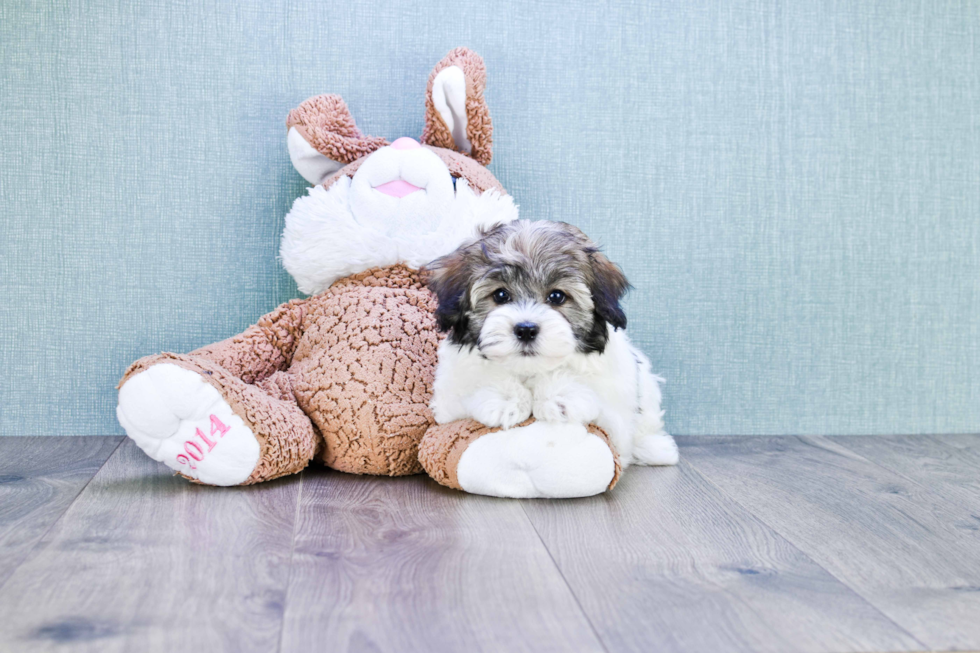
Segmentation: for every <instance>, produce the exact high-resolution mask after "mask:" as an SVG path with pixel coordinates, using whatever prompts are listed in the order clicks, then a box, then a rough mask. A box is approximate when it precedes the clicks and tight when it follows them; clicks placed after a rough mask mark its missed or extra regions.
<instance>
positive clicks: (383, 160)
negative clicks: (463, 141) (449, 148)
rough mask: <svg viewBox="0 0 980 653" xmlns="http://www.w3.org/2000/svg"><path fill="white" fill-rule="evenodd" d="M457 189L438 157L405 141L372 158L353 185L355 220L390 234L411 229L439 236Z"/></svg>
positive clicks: (356, 176) (361, 168) (430, 151)
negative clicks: (438, 232)
mask: <svg viewBox="0 0 980 653" xmlns="http://www.w3.org/2000/svg"><path fill="white" fill-rule="evenodd" d="M455 196H456V183H455V181H454V180H453V177H452V175H451V174H449V168H447V167H446V164H445V163H443V161H442V159H440V158H439V157H438V156H436V154H435V153H434V152H433V151H432V150H430V149H428V148H424V147H422V146H421V145H420V144H419V143H418V141H416V140H414V139H411V138H399V139H398V140H396V141H395V142H394V143H392V144H391V145H389V146H387V147H382V148H381V149H379V150H378V151H377V152H375V153H374V154H372V155H371V156H369V157H368V158H367V160H366V161H365V162H364V163H363V164H362V165H361V167H360V168H358V170H357V172H356V173H355V174H354V178H353V179H352V180H351V187H350V208H351V212H352V213H353V214H354V219H355V220H357V222H358V223H359V224H362V225H364V226H365V227H370V228H372V229H375V230H377V231H379V232H382V233H385V234H391V233H394V232H398V231H401V230H402V229H403V227H404V226H405V225H411V228H412V230H415V231H417V232H418V233H420V234H428V233H431V232H433V231H435V230H436V229H437V228H438V227H439V226H440V225H441V224H442V222H443V220H444V218H445V217H446V213H447V212H448V211H451V210H452V209H453V206H454V204H455V199H456V197H455Z"/></svg>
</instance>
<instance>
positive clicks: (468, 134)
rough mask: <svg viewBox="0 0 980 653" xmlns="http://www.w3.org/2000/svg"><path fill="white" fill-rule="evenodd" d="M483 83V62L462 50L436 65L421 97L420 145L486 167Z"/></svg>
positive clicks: (488, 146)
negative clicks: (465, 156) (444, 150)
mask: <svg viewBox="0 0 980 653" xmlns="http://www.w3.org/2000/svg"><path fill="white" fill-rule="evenodd" d="M486 82H487V70H486V67H485V66H484V65H483V59H481V58H480V55H478V54H477V53H475V52H471V51H470V50H467V49H466V48H456V49H455V50H453V51H452V52H450V53H449V54H447V55H446V56H445V58H444V59H443V60H442V61H440V62H439V63H438V64H436V67H435V68H434V69H433V70H432V74H431V75H429V88H428V90H427V91H426V95H425V130H424V131H423V132H422V142H423V143H425V144H426V145H431V146H433V147H444V148H447V149H450V150H457V151H459V152H462V153H464V154H468V155H470V156H471V157H473V158H474V159H476V160H477V161H478V162H479V163H481V164H483V165H489V163H490V159H491V158H492V156H493V125H492V124H491V123H490V111H489V110H488V109H487V103H486V100H485V99H484V98H483V89H484V87H485V86H486Z"/></svg>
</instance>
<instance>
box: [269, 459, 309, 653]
mask: <svg viewBox="0 0 980 653" xmlns="http://www.w3.org/2000/svg"><path fill="white" fill-rule="evenodd" d="M307 469H309V468H307ZM306 471H307V470H306V469H304V470H303V471H301V472H300V473H299V487H298V488H297V489H296V509H295V510H293V535H292V538H291V539H290V541H289V563H288V564H287V565H286V590H285V592H283V601H282V614H281V615H279V637H278V641H277V643H276V653H279V652H280V651H282V640H283V638H284V637H285V633H286V610H288V609H289V590H290V588H291V587H292V585H293V555H294V554H295V553H296V532H297V530H299V511H300V506H301V505H302V503H303V481H304V480H305V479H306Z"/></svg>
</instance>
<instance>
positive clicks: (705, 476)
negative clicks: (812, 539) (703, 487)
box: [684, 435, 933, 653]
mask: <svg viewBox="0 0 980 653" xmlns="http://www.w3.org/2000/svg"><path fill="white" fill-rule="evenodd" d="M790 437H794V438H796V439H798V440H800V441H801V442H802V438H804V437H808V438H814V437H816V438H820V437H821V436H798V435H794V436H790ZM804 444H806V443H805V442H804ZM848 451H850V449H848ZM695 460H696V457H695ZM684 461H685V462H686V463H687V464H688V466H689V467H690V468H691V470H692V471H694V472H695V473H697V475H698V476H700V477H701V478H702V479H704V482H705V483H707V484H709V485H711V486H712V487H714V488H715V489H716V490H718V492H720V493H721V494H722V496H724V497H725V498H726V499H728V500H729V501H731V502H732V503H734V504H735V505H738V506H741V508H742V509H743V510H745V511H746V512H747V513H748V514H750V515H752V516H753V517H754V518H755V519H757V520H758V521H759V523H761V524H764V525H765V526H766V528H768V529H770V530H771V531H772V532H773V533H775V534H776V535H778V536H779V537H780V538H782V539H783V541H785V542H786V544H787V545H788V546H791V547H792V548H793V549H794V550H795V551H797V553H799V554H800V555H801V556H803V557H804V558H805V559H807V560H809V561H810V562H812V563H813V564H814V565H816V566H817V567H818V568H820V569H823V570H824V571H825V572H826V573H827V575H828V576H830V577H831V578H833V579H835V580H836V581H837V582H838V583H840V584H841V585H843V586H844V587H846V588H848V589H849V590H851V591H852V592H854V595H855V596H857V597H858V598H860V599H861V600H862V601H864V602H865V603H866V604H867V605H868V606H869V607H870V608H871V609H873V610H874V611H875V612H877V613H878V614H880V615H881V617H882V618H883V619H884V620H885V621H887V622H889V623H890V624H892V625H893V626H895V628H897V629H898V630H899V631H900V632H902V633H904V634H905V635H907V636H908V637H909V639H911V640H912V641H914V642H917V643H918V644H919V645H920V646H921V647H922V649H921V651H924V652H926V653H928V652H930V651H933V649H932V648H931V647H930V646H928V645H927V644H925V643H923V642H922V641H921V640H920V639H919V638H918V637H916V636H915V635H913V634H912V633H910V632H909V631H908V630H906V628H905V627H904V626H902V625H901V624H899V623H898V622H896V621H895V620H894V619H893V618H892V617H890V616H889V615H887V614H885V612H884V611H883V610H882V609H881V608H879V607H878V605H877V604H876V603H874V602H873V601H871V600H870V599H869V598H868V597H867V596H865V595H864V594H863V593H862V592H860V591H859V590H858V588H856V587H854V586H853V585H851V584H850V583H848V582H847V581H845V580H844V579H842V578H839V577H838V576H837V575H836V574H834V573H833V572H832V571H830V570H829V569H827V568H826V567H824V566H823V565H821V564H820V563H819V562H817V561H816V560H814V559H813V557H812V556H810V555H809V554H808V553H806V552H805V551H803V550H802V549H801V548H800V547H799V546H797V544H796V542H795V541H794V540H793V539H791V538H790V537H788V536H787V535H786V534H785V533H783V532H782V531H780V530H779V529H778V528H776V527H775V526H773V525H772V524H770V523H769V522H768V521H767V520H765V519H763V517H762V516H761V515H759V514H757V513H756V512H755V511H753V510H752V509H751V508H750V507H749V506H746V505H745V504H744V503H742V502H741V501H739V500H738V499H737V498H735V497H734V496H732V495H731V494H729V493H728V492H727V491H726V490H725V488H723V487H722V486H721V485H719V484H718V483H716V482H715V481H714V479H712V478H711V476H709V475H708V473H707V472H704V471H703V470H702V469H700V468H699V467H698V466H697V464H696V463H694V462H693V461H692V460H691V457H690V456H688V457H686V458H684ZM912 653H915V652H912Z"/></svg>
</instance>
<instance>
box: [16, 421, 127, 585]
mask: <svg viewBox="0 0 980 653" xmlns="http://www.w3.org/2000/svg"><path fill="white" fill-rule="evenodd" d="M28 437H32V436H28ZM33 437H38V436H33ZM41 437H43V436H41ZM73 437H91V436H73ZM96 437H108V438H112V437H115V438H118V441H117V442H116V446H115V447H113V448H112V451H110V452H109V455H108V456H106V457H105V460H103V461H102V464H100V465H99V467H98V468H97V469H96V470H95V471H94V472H92V475H91V476H89V478H88V480H87V481H85V483H84V484H83V485H82V486H81V487H80V488H78V492H76V493H75V496H73V497H72V498H71V501H70V502H68V505H67V506H65V509H64V510H62V511H61V514H60V515H58V518H57V519H55V520H54V521H53V522H51V525H50V526H48V527H47V528H46V529H44V532H43V533H41V536H40V537H39V538H37V542H35V543H34V546H32V547H31V548H30V549H28V550H27V552H26V553H25V554H24V557H23V558H22V559H21V560H20V561H19V562H18V563H17V565H16V566H15V567H13V568H12V569H11V570H10V573H8V574H7V575H6V577H5V578H3V579H2V580H0V590H2V589H3V588H4V586H5V585H6V584H7V582H8V581H9V580H10V579H11V578H13V577H14V575H15V574H16V573H17V570H18V569H20V568H21V566H23V564H24V563H25V562H27V561H28V560H30V559H31V557H32V555H33V554H34V552H35V551H36V550H37V548H38V547H39V546H41V545H42V544H43V543H44V540H45V538H47V536H48V533H50V532H51V531H52V530H53V529H54V527H55V526H57V525H58V524H60V523H61V520H62V519H64V518H65V515H67V514H68V511H69V510H71V507H72V506H73V505H75V502H76V501H78V497H80V496H82V492H84V491H85V489H86V488H87V487H88V485H89V483H91V482H92V479H94V478H95V477H96V476H98V475H99V472H101V471H102V468H103V467H105V466H106V463H108V462H109V461H110V460H111V459H112V457H113V456H115V455H116V451H118V450H119V447H120V445H122V443H123V442H124V441H125V440H126V436H124V435H116V436H112V435H109V436H96Z"/></svg>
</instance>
